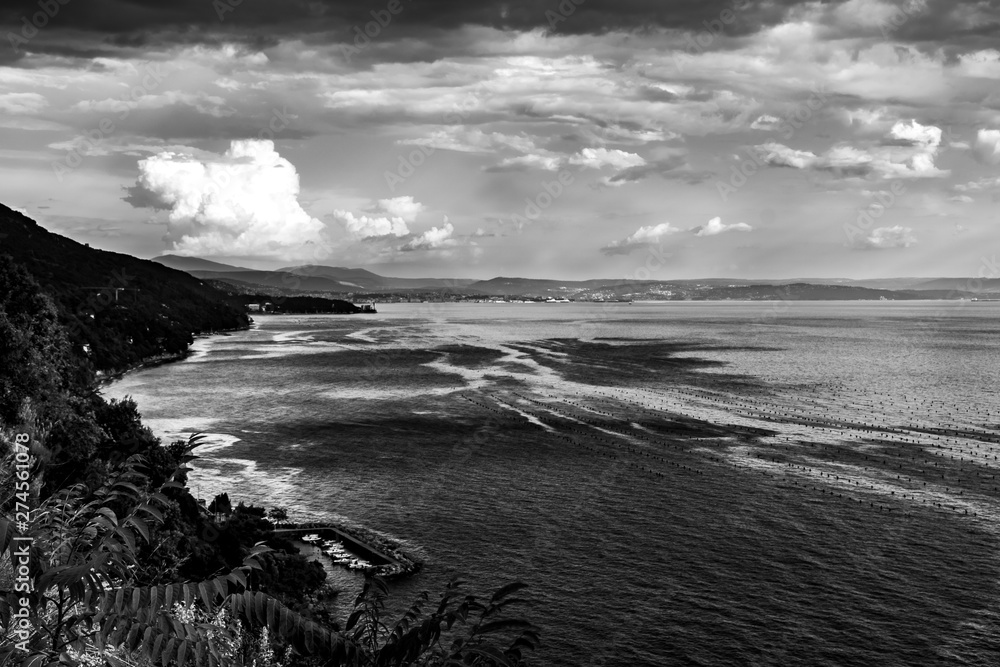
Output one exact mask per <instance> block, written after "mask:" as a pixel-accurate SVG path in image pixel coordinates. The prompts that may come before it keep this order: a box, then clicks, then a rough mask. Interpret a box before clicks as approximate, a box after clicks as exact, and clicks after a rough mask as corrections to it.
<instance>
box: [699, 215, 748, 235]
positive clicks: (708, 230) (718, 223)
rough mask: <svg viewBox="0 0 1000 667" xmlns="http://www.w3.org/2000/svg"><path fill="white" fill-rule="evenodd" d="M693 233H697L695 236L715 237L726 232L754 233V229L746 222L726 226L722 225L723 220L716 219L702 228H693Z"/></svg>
mask: <svg viewBox="0 0 1000 667" xmlns="http://www.w3.org/2000/svg"><path fill="white" fill-rule="evenodd" d="M691 231H693V232H694V233H695V236H715V235H716V234H725V233H726V232H749V231H753V227H751V226H750V225H748V224H746V223H745V222H737V223H735V224H732V225H724V224H722V218H719V217H715V218H712V219H711V220H709V221H708V223H706V224H704V225H702V226H700V227H693V228H692V229H691Z"/></svg>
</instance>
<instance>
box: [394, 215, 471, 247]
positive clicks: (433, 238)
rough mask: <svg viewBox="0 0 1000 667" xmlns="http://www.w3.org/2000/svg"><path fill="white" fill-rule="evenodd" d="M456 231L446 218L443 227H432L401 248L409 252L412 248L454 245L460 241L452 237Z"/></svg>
mask: <svg viewBox="0 0 1000 667" xmlns="http://www.w3.org/2000/svg"><path fill="white" fill-rule="evenodd" d="M454 232H455V228H454V227H453V226H452V224H451V223H450V222H448V221H447V219H446V220H445V223H444V224H443V225H442V226H441V227H431V228H430V229H428V230H427V231H426V232H424V233H423V234H421V235H420V236H417V237H416V238H415V239H413V240H412V241H410V242H408V243H406V244H405V245H403V246H401V247H400V250H403V251H407V252H408V251H411V250H435V249H437V248H446V247H449V246H454V245H457V243H458V242H457V241H456V240H455V239H453V238H452V237H451V236H452V234H453V233H454Z"/></svg>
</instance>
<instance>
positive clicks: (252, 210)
mask: <svg viewBox="0 0 1000 667" xmlns="http://www.w3.org/2000/svg"><path fill="white" fill-rule="evenodd" d="M298 195H299V175H298V173H297V171H296V170H295V167H294V165H292V163H291V162H289V161H288V160H286V159H285V158H283V157H281V156H280V155H278V153H277V152H276V151H275V150H274V143H273V142H271V141H261V140H249V139H248V140H237V141H233V142H232V143H231V145H230V147H229V150H228V151H226V152H225V153H224V154H222V155H213V154H207V156H205V155H202V156H201V157H198V158H196V157H194V156H193V155H190V154H186V153H174V152H170V151H164V152H162V153H159V154H157V155H154V156H152V157H149V158H146V159H144V160H140V161H139V177H138V179H137V182H136V186H135V187H133V188H131V195H130V197H129V198H128V200H129V201H130V202H131V203H132V204H133V205H134V206H144V207H154V208H166V209H168V210H169V211H170V215H169V222H168V231H167V240H168V241H169V242H171V244H172V246H173V247H172V252H176V253H178V254H182V255H199V256H203V257H205V256H207V257H210V256H218V255H222V256H238V255H265V256H276V257H294V256H296V254H297V252H300V251H301V250H302V249H303V248H304V246H306V245H307V244H310V243H318V242H319V241H320V232H321V231H322V230H323V223H322V222H320V221H319V220H317V219H316V218H313V217H312V216H310V215H309V214H308V213H306V211H305V210H303V208H302V206H301V205H300V204H299V202H298Z"/></svg>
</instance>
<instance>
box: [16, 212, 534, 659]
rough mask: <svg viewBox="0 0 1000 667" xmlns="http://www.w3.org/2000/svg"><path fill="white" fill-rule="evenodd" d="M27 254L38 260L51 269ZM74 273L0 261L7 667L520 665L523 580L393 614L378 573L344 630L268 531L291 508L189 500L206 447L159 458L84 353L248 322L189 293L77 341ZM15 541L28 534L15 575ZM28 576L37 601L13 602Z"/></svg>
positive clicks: (133, 413) (143, 307) (526, 630)
mask: <svg viewBox="0 0 1000 667" xmlns="http://www.w3.org/2000/svg"><path fill="white" fill-rule="evenodd" d="M3 215H4V210H2V209H0V217H2V216H3ZM13 215H16V214H13ZM25 220H26V219H25ZM28 223H30V221H28ZM18 224H21V225H22V226H23V225H25V224H26V223H24V222H23V221H18ZM31 224H33V223H31ZM25 228H27V227H25ZM5 229H8V228H7V227H5ZM29 231H30V230H29ZM32 234H35V235H39V234H40V235H42V236H45V235H48V232H44V230H39V229H35V230H34V231H33V232H32ZM48 236H54V235H48ZM9 238H10V237H8V239H5V240H4V242H5V243H7V241H8V240H9ZM55 238H61V237H55ZM28 240H29V241H31V243H34V242H35V241H37V239H36V240H35V241H32V240H31V239H28ZM43 240H44V239H43ZM31 243H26V244H24V245H23V246H22V247H27V248H29V251H26V252H28V255H29V256H28V259H29V260H30V261H29V262H28V264H30V265H31V266H33V267H38V266H41V265H44V264H46V262H48V261H49V259H45V260H42V259H40V258H39V256H38V255H37V254H36V255H34V256H32V255H31V252H30V248H31V247H33V246H32V245H31ZM70 243H71V242H70ZM50 245H51V246H52V247H51V248H50V249H51V250H52V251H53V252H54V253H55V254H58V253H59V252H62V250H65V248H62V247H61V246H59V247H57V246H58V244H57V243H55V242H51V241H50ZM81 248H82V246H81ZM73 252H76V251H75V250H73ZM87 252H96V251H89V250H87ZM69 254H72V253H69ZM105 254H110V253H105ZM116 257H117V256H116ZM19 258H20V253H19ZM129 259H131V258H129ZM133 261H139V260H133ZM94 263H99V262H97V260H94ZM75 270H76V269H74V268H72V267H71V268H70V269H68V272H65V273H64V274H63V275H62V276H61V277H59V278H58V279H55V278H54V277H53V275H52V274H43V275H48V276H49V278H50V279H51V281H50V282H48V283H46V284H45V285H42V284H40V281H39V280H36V277H37V276H33V275H32V273H33V271H28V270H25V268H24V267H23V266H20V265H17V264H15V263H14V262H13V261H12V260H11V259H10V258H9V257H0V667H3V666H5V665H24V666H25V667H42V666H44V665H56V664H59V665H67V666H68V665H109V666H110V667H123V666H124V665H151V666H152V665H156V666H162V667H167V666H168V665H170V666H174V665H177V666H178V667H181V666H183V665H186V664H195V665H199V666H202V665H205V666H207V667H213V666H215V665H256V666H260V667H263V666H265V665H309V666H314V665H315V666H319V665H359V666H360V665H365V666H372V667H375V666H382V665H386V666H388V665H395V666H402V665H458V664H462V665H522V664H526V652H527V651H528V650H529V649H531V648H533V647H534V646H535V645H536V643H537V635H536V633H535V631H534V629H533V628H532V627H531V626H530V625H529V624H527V623H526V622H524V621H521V620H518V619H512V618H510V617H509V616H508V615H507V609H508V607H509V606H510V605H512V604H514V603H515V602H517V598H516V597H515V593H516V592H517V591H518V590H520V588H521V585H520V584H515V585H512V586H509V587H506V588H503V589H501V590H500V591H498V592H497V593H496V594H495V595H493V596H492V597H491V598H489V599H480V598H477V597H475V596H471V595H465V594H462V593H461V592H460V591H461V588H460V586H459V584H458V583H455V584H453V585H452V586H449V588H448V589H447V590H446V591H445V592H444V593H443V594H442V595H441V596H440V597H439V598H438V599H436V600H433V601H432V600H431V598H430V596H428V595H426V594H425V595H422V596H421V597H420V598H419V599H418V600H417V601H416V602H415V603H414V605H413V606H412V607H411V608H410V609H409V610H408V611H407V612H406V613H405V614H404V615H403V616H402V617H401V618H399V619H387V618H385V612H384V609H385V599H386V586H385V584H384V583H383V582H381V581H380V580H378V579H371V580H369V581H368V583H367V584H366V585H365V587H364V589H363V590H362V592H361V594H360V595H359V596H358V597H357V599H356V600H355V604H354V612H353V613H352V614H350V616H349V617H348V618H346V619H337V618H334V617H333V615H332V614H331V611H330V607H329V605H328V604H327V602H328V601H329V599H330V598H331V597H332V596H334V595H335V594H336V592H335V591H331V590H330V589H329V587H328V586H327V585H326V584H325V572H324V571H323V569H322V567H320V566H319V564H317V563H315V562H310V561H308V560H307V559H306V558H304V557H303V556H302V555H300V554H299V553H297V551H296V550H295V548H294V547H293V546H292V545H291V544H290V543H288V542H287V541H285V540H282V539H280V538H276V537H275V535H274V532H273V526H274V523H273V522H274V521H280V520H283V518H287V513H285V512H284V511H283V510H281V509H280V508H274V509H272V510H271V512H270V513H268V512H266V511H265V510H264V509H263V508H258V507H253V506H246V505H244V504H243V503H239V504H237V505H236V506H235V507H233V503H232V501H231V500H230V499H229V497H228V495H227V494H223V495H220V496H219V497H217V498H216V499H214V500H213V502H212V504H211V505H210V506H208V507H206V506H205V505H204V504H202V503H201V502H200V501H198V500H197V499H195V498H194V497H192V496H191V494H190V492H189V490H188V489H187V487H186V486H185V484H186V478H187V472H188V468H187V464H188V463H190V462H191V461H192V460H193V459H194V458H195V455H194V450H195V449H196V447H197V445H198V444H199V440H198V439H197V438H193V439H191V440H189V441H179V442H174V443H171V444H169V445H166V446H164V445H162V444H161V443H160V442H159V441H158V440H157V438H155V437H154V436H153V434H152V433H151V431H150V430H149V429H148V428H146V427H145V426H143V424H142V422H141V419H140V417H139V414H138V411H137V410H136V406H135V403H134V402H132V401H130V400H125V401H111V402H107V401H105V400H103V399H102V398H101V397H100V396H99V395H98V394H97V393H96V392H95V391H94V390H93V385H94V380H95V368H97V365H96V364H95V363H94V362H95V358H96V357H97V356H98V355H92V356H87V355H85V354H81V353H80V351H79V349H78V347H77V346H78V341H79V340H89V341H92V344H93V345H94V346H95V347H94V349H95V350H96V349H97V346H98V345H99V344H100V345H103V346H104V347H103V348H102V349H103V350H104V351H105V352H104V354H105V355H106V356H104V357H103V359H104V360H105V361H106V362H107V363H108V364H110V365H108V366H105V368H115V367H119V365H120V364H127V363H131V362H133V361H137V360H139V359H141V358H142V356H141V355H142V354H145V353H146V352H149V351H155V350H169V349H173V348H171V345H174V344H173V343H171V344H166V343H165V341H162V340H161V341H159V342H150V341H153V340H154V339H152V338H141V336H140V338H136V337H135V336H134V334H136V332H137V331H138V329H136V327H138V328H142V327H143V326H147V325H148V326H150V329H154V328H155V327H154V326H153V320H155V319H158V318H159V319H163V318H161V317H160V316H161V315H163V314H164V313H172V314H177V315H179V316H178V317H176V318H175V319H172V320H170V321H169V323H164V324H163V325H162V327H164V328H161V329H158V331H162V332H169V333H170V334H171V335H173V336H175V340H176V346H177V349H183V347H184V341H186V340H188V339H189V338H190V336H191V334H192V333H193V332H194V331H196V329H194V328H193V323H195V322H200V323H202V325H203V324H204V323H209V322H218V323H220V324H224V323H229V324H238V323H239V319H238V318H235V314H238V313H235V311H234V310H232V309H230V308H229V307H228V306H226V305H225V304H224V303H222V304H221V305H220V302H219V301H218V300H217V298H216V297H215V296H213V295H212V294H211V293H210V292H202V291H199V290H197V289H195V288H194V287H192V286H190V285H185V284H184V283H183V281H181V282H180V283H179V285H181V286H180V287H176V289H175V288H174V287H169V286H163V289H162V290H159V291H154V290H153V289H150V294H144V295H143V296H142V297H141V298H140V299H138V300H137V302H136V307H132V308H128V309H126V310H115V309H114V308H110V307H109V310H107V311H104V314H100V315H98V316H97V317H95V318H93V319H92V322H90V323H89V324H87V323H85V324H84V326H82V327H80V328H78V329H75V330H74V329H73V322H74V321H78V320H76V319H75V317H76V316H75V315H74V313H73V311H72V310H71V309H69V308H68V307H67V304H68V303H70V302H71V294H72V290H71V289H70V287H68V286H67V285H69V284H71V283H74V282H75V283H76V284H81V283H86V282H88V281H89V280H90V276H82V277H78V278H76V279H74V277H73V275H72V273H71V272H72V271H75ZM80 270H81V271H82V270H83V269H80ZM164 271H170V270H169V269H165V268H164ZM168 278H169V280H173V277H172V276H170V277H168ZM150 279H152V278H150ZM169 280H166V279H165V282H169ZM192 280H193V279H192ZM194 282H195V283H197V281H194ZM206 289H211V288H206ZM153 295H155V297H153ZM192 295H194V296H192ZM147 297H153V298H152V299H150V300H149V301H148V302H147V301H146V300H147ZM174 297H176V298H174ZM189 297H190V298H191V300H190V301H186V302H185V301H184V300H185V299H187V298H189ZM159 299H163V301H162V302H160V304H159V305H157V306H156V307H153V305H152V301H155V300H159ZM182 302H183V305H182ZM147 306H148V309H147ZM201 306H205V307H206V308H207V309H208V311H207V312H201V311H200V310H199V308H200V307H201ZM234 313H235V314H234ZM86 319H91V318H89V317H88V318H86ZM166 319H168V320H169V319H170V316H167V318H166ZM119 325H121V326H119ZM122 336H130V337H132V339H133V343H131V344H127V343H123V341H122ZM135 340H143V341H146V342H144V343H143V344H142V345H138V346H136V345H135ZM147 343H149V345H148V346H147ZM126 345H128V347H126ZM157 345H158V346H160V347H156V346H157ZM25 436H29V440H30V456H29V458H28V459H27V463H26V467H22V468H21V470H27V471H28V472H29V474H28V479H29V480H30V484H29V486H28V488H27V490H24V489H22V488H20V487H18V488H16V492H15V483H14V480H15V469H16V459H15V447H14V445H15V443H16V442H18V441H21V440H23V439H24V438H25ZM21 463H22V464H24V463H25V462H24V459H23V457H22V460H21ZM17 503H22V504H27V505H28V506H30V507H31V508H32V510H31V520H30V522H29V524H28V525H26V526H19V525H18V524H17V523H16V522H15V521H14V520H15V511H16V508H17ZM19 538H30V539H31V546H30V564H29V565H28V566H27V568H26V569H23V570H22V569H20V561H19V560H17V558H15V554H16V552H17V551H18V549H20V548H21V545H23V544H25V541H23V540H21V539H19ZM22 577H23V578H24V579H26V580H27V581H30V592H25V591H21V590H19V588H21V583H22ZM22 608H23V609H25V610H26V612H25V613H27V619H26V620H24V621H23V623H22V619H21V618H19V616H18V615H19V614H20V613H21V610H22ZM21 630H24V632H23V634H22V633H21V632H20V631H21Z"/></svg>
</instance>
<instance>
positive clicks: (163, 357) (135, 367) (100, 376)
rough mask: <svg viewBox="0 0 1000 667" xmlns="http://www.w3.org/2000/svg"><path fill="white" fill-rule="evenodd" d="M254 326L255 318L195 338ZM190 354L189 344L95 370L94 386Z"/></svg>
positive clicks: (98, 388) (224, 333) (100, 386)
mask: <svg viewBox="0 0 1000 667" xmlns="http://www.w3.org/2000/svg"><path fill="white" fill-rule="evenodd" d="M252 328H253V320H251V321H250V324H249V325H247V326H245V327H237V328H235V329H220V330H218V331H213V332H212V333H207V334H197V335H195V340H197V339H199V338H211V337H213V336H227V335H229V334H230V333H232V332H234V331H249V330H250V329H252ZM189 356H191V347H190V346H188V347H187V348H186V349H185V350H184V351H183V352H175V353H173V354H156V355H153V356H152V357H145V358H143V359H140V360H139V361H138V362H136V363H134V364H132V365H131V366H127V367H125V368H122V369H120V370H115V371H108V372H105V371H95V372H94V386H93V388H94V389H96V390H98V391H100V390H101V389H103V388H104V387H107V386H108V385H110V384H112V383H113V382H115V381H117V380H121V379H122V378H123V377H125V376H126V375H128V374H129V373H133V372H135V371H142V370H146V369H148V368H156V367H157V366H162V365H164V364H170V363H173V362H175V361H183V360H185V359H187V358H188V357H189Z"/></svg>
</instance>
